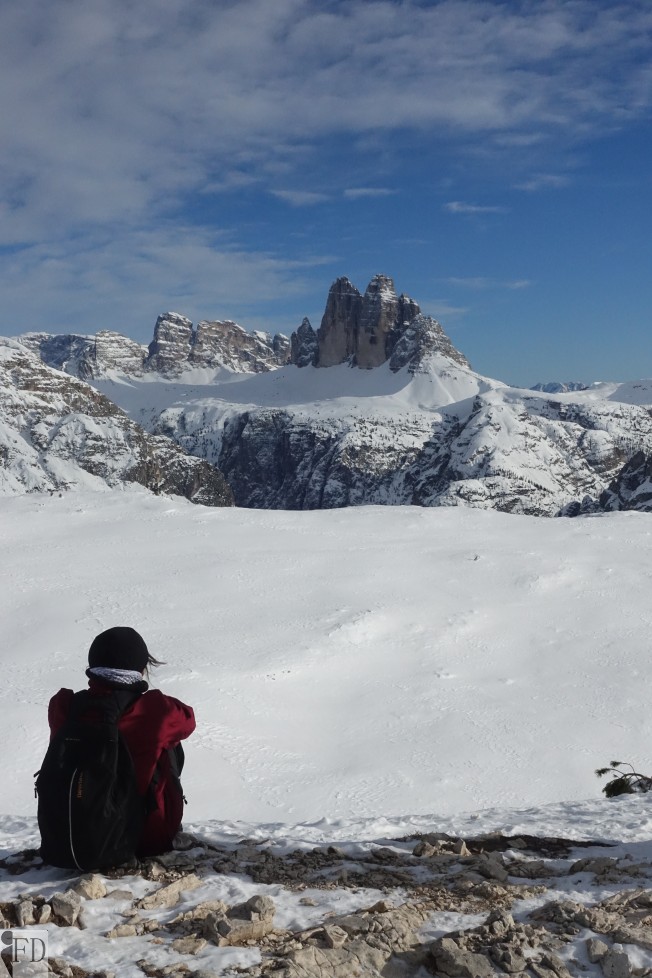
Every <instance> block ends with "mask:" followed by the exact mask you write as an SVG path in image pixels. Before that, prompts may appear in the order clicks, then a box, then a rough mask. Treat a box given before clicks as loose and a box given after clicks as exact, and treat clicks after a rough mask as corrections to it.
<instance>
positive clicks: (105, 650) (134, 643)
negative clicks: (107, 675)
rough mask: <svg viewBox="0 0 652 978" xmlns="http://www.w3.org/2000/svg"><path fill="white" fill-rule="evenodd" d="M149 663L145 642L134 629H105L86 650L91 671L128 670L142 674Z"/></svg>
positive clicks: (119, 627)
mask: <svg viewBox="0 0 652 978" xmlns="http://www.w3.org/2000/svg"><path fill="white" fill-rule="evenodd" d="M148 661H149V652H148V650H147V646H146V645H145V640H144V639H143V638H142V637H141V636H140V635H139V634H138V632H137V631H136V630H135V629H134V628H126V627H122V626H117V627H116V628H107V630H106V631H105V632H100V634H99V635H97V636H96V638H94V639H93V641H92V643H91V647H90V649H89V650H88V665H89V668H91V669H93V668H95V667H96V666H104V668H105V669H130V670H133V671H134V672H142V671H143V670H144V669H145V667H146V666H147V663H148Z"/></svg>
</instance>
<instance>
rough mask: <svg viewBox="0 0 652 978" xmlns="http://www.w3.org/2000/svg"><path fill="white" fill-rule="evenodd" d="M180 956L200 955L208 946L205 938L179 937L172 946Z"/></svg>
mask: <svg viewBox="0 0 652 978" xmlns="http://www.w3.org/2000/svg"><path fill="white" fill-rule="evenodd" d="M171 946H172V947H173V948H174V950H175V951H176V952H177V953H178V954H199V953H200V952H201V951H203V950H204V948H205V947H207V946H208V941H205V940H204V938H203V937H178V938H177V939H176V940H175V941H172V945H171Z"/></svg>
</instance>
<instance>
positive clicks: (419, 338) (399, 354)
mask: <svg viewBox="0 0 652 978" xmlns="http://www.w3.org/2000/svg"><path fill="white" fill-rule="evenodd" d="M433 354H439V355H441V356H443V357H446V358H447V359H448V360H451V361H452V362H453V363H456V364H458V366H460V367H469V366H470V365H469V361H468V360H467V359H466V357H465V356H464V354H463V353H460V351H459V350H456V349H455V347H454V346H453V344H452V343H451V341H450V339H449V337H448V336H447V335H446V333H445V332H444V330H443V328H442V326H441V324H440V323H438V322H437V320H436V319H432V317H431V316H424V315H422V314H421V313H419V314H418V315H417V316H415V317H414V319H412V320H411V321H410V322H409V323H408V324H407V326H405V328H404V329H403V331H402V333H401V335H400V336H399V339H398V340H397V342H396V344H395V346H394V349H393V352H392V355H391V356H390V358H389V367H390V370H393V371H394V372H396V371H398V370H402V369H403V367H407V368H408V370H409V372H410V373H411V374H414V373H417V372H419V371H422V370H425V369H426V367H425V363H426V361H427V359H428V357H430V356H432V355H433Z"/></svg>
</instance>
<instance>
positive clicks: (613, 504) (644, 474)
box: [600, 451, 652, 513]
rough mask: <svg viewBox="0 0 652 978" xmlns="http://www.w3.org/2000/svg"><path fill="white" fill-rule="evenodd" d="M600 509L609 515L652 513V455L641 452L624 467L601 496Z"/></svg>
mask: <svg viewBox="0 0 652 978" xmlns="http://www.w3.org/2000/svg"><path fill="white" fill-rule="evenodd" d="M600 508H601V509H603V510H605V511H606V512H608V513H613V512H615V511H617V510H628V509H635V510H639V511H640V512H644V513H648V512H650V511H652V453H651V452H644V451H639V452H636V454H635V455H633V456H632V458H631V459H630V460H629V461H628V462H627V463H626V464H625V465H624V466H623V468H622V469H621V470H620V472H619V473H618V475H617V476H616V478H615V479H614V480H613V482H610V483H609V486H608V487H607V488H606V489H605V490H604V492H603V493H602V495H601V496H600Z"/></svg>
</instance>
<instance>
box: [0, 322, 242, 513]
mask: <svg viewBox="0 0 652 978" xmlns="http://www.w3.org/2000/svg"><path fill="white" fill-rule="evenodd" d="M0 374H1V376H2V378H3V383H2V385H0V463H1V464H0V495H7V494H13V493H21V492H46V491H47V492H51V493H52V492H55V491H61V490H64V489H71V488H72V489H95V490H106V489H108V488H115V487H120V488H123V487H125V486H127V485H133V484H140V485H142V486H145V487H146V488H148V489H151V490H153V491H155V492H169V493H172V494H180V495H185V496H188V498H191V499H194V501H196V502H202V503H205V504H207V505H229V503H230V500H231V494H230V492H229V489H228V486H226V484H225V482H224V480H223V478H222V476H221V475H220V473H219V472H218V471H217V470H216V469H215V468H214V467H213V466H211V465H209V464H208V463H207V462H205V461H203V460H199V459H197V458H195V457H189V456H187V455H186V454H185V453H184V452H183V450H182V449H179V447H178V446H177V445H176V444H174V443H173V442H171V441H169V440H168V439H166V438H163V437H161V436H153V435H151V434H147V433H146V432H145V431H144V430H143V429H142V428H141V427H140V426H139V425H138V424H136V423H135V422H134V421H132V420H130V419H129V418H128V417H127V416H126V415H125V414H124V413H123V412H122V411H121V410H120V409H119V408H118V407H117V406H116V405H115V404H114V403H113V402H112V401H110V400H109V399H108V398H106V397H104V396H103V395H102V394H100V393H98V392H97V391H96V390H94V389H93V388H92V387H90V386H89V385H88V384H86V383H84V382H83V381H81V380H78V379H76V378H74V377H72V376H69V375H68V374H65V373H62V372H59V371H56V370H53V369H51V368H49V367H46V366H45V365H44V364H43V363H42V362H41V360H40V359H38V358H37V357H36V356H35V355H34V354H32V353H30V352H29V351H28V350H27V349H26V348H25V347H24V346H22V345H21V344H20V343H17V342H15V341H12V340H3V339H2V338H0Z"/></svg>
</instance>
